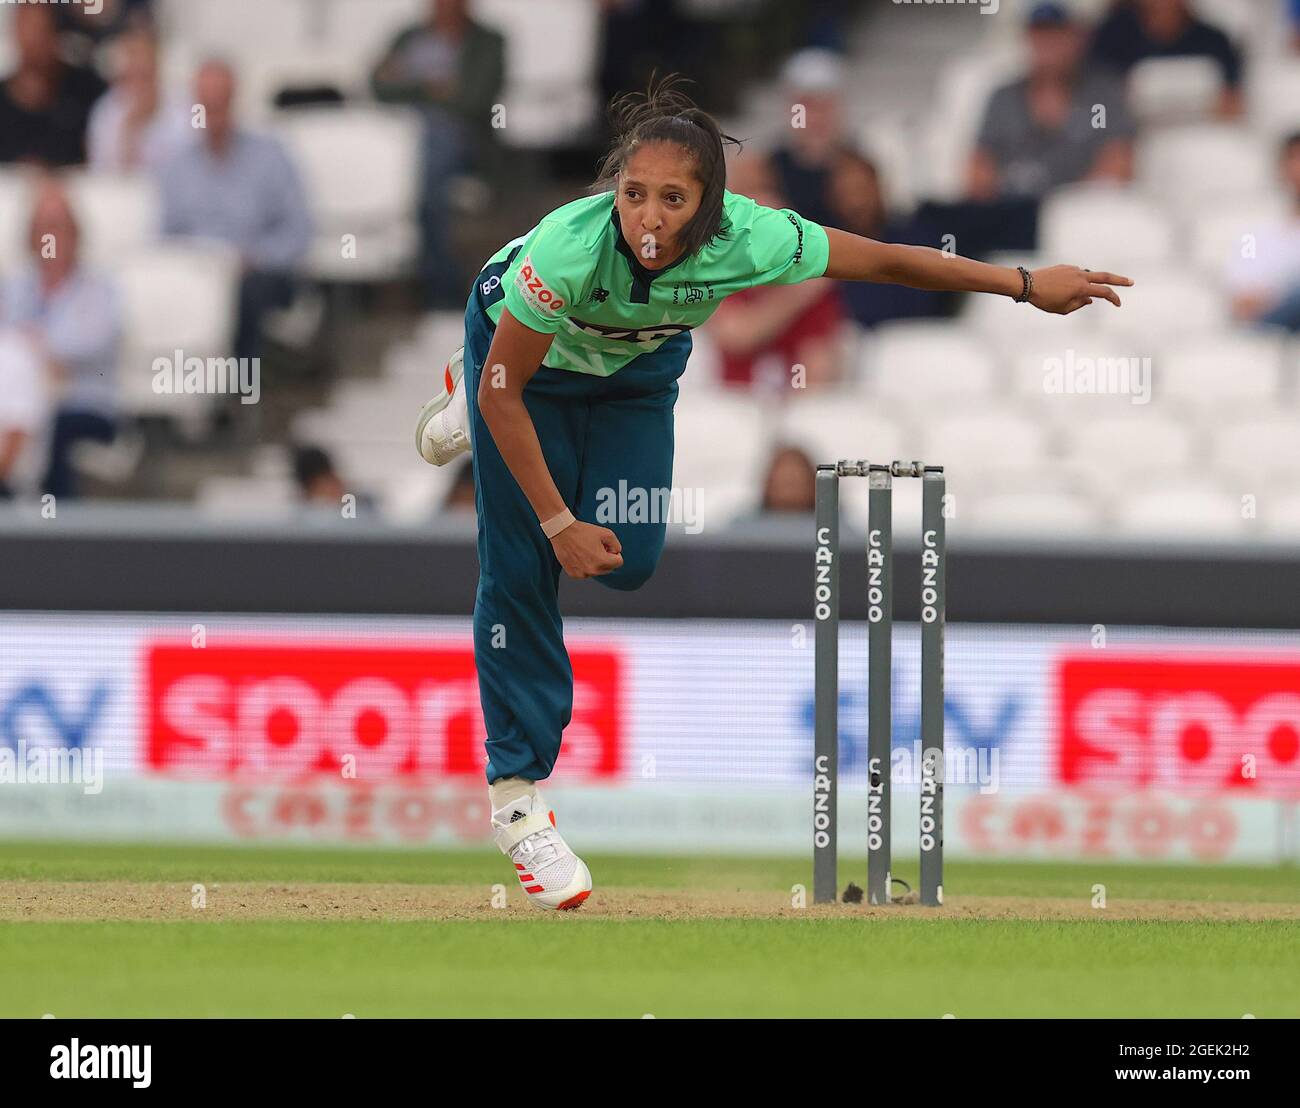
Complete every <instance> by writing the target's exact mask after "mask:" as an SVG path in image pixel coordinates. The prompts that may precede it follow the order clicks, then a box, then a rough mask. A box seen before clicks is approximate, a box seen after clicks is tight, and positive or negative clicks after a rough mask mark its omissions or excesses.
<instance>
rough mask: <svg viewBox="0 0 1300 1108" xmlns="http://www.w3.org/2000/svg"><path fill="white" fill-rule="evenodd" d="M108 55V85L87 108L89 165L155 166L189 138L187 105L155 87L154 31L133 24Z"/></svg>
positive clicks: (111, 168)
mask: <svg viewBox="0 0 1300 1108" xmlns="http://www.w3.org/2000/svg"><path fill="white" fill-rule="evenodd" d="M112 59H113V60H112V69H113V79H112V84H111V85H110V86H109V90H108V92H106V93H105V94H104V95H103V96H101V97H100V98H99V100H98V101H96V103H95V106H94V108H93V109H92V110H91V113H90V124H89V133H88V137H87V142H86V145H87V155H88V160H89V163H90V168H91V169H94V170H98V171H100V172H102V173H134V172H140V171H149V172H153V171H157V170H158V169H160V168H161V167H162V166H163V164H164V163H165V162H166V161H167V159H168V158H169V157H171V155H172V153H173V152H175V151H176V150H177V149H179V148H180V147H181V146H183V145H184V144H185V143H186V142H190V141H193V137H194V136H193V128H191V126H190V119H189V113H188V111H187V108H186V105H185V103H184V101H183V100H181V99H178V98H176V97H169V96H167V95H165V94H164V93H163V91H162V89H161V87H160V84H159V79H158V40H157V38H156V36H155V35H154V33H153V31H151V30H149V29H148V28H138V29H136V30H132V31H127V32H126V33H125V34H123V35H121V36H120V37H119V38H118V39H117V41H116V42H115V43H114V44H113V53H112Z"/></svg>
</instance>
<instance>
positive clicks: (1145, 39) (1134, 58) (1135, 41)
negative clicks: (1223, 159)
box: [1089, 0, 1243, 118]
mask: <svg viewBox="0 0 1300 1108" xmlns="http://www.w3.org/2000/svg"><path fill="white" fill-rule="evenodd" d="M1189 56H1191V57H1207V58H1210V59H1211V60H1212V61H1214V62H1215V63H1216V64H1217V65H1218V67H1219V70H1220V72H1221V73H1222V74H1223V84H1224V88H1223V93H1222V94H1221V96H1220V98H1219V108H1218V110H1219V115H1221V116H1223V117H1224V118H1231V117H1234V116H1238V115H1240V114H1241V112H1242V108H1243V99H1242V94H1241V53H1240V52H1239V51H1238V50H1237V48H1236V47H1235V46H1233V44H1232V42H1231V40H1230V39H1229V38H1228V36H1227V35H1225V34H1224V33H1223V32H1222V31H1220V30H1219V29H1218V28H1217V27H1214V26H1211V25H1210V24H1209V23H1204V22H1202V21H1201V20H1199V19H1197V18H1196V16H1195V15H1193V14H1192V10H1191V7H1190V6H1189V4H1188V2H1187V0H1121V2H1120V3H1117V4H1116V5H1115V6H1114V7H1113V8H1112V9H1111V11H1110V12H1109V14H1108V15H1107V16H1106V18H1105V19H1103V20H1102V21H1101V23H1100V24H1098V26H1097V29H1096V31H1095V32H1094V33H1093V36H1092V46H1091V48H1090V50H1089V59H1090V60H1091V61H1094V62H1097V63H1098V64H1100V65H1103V66H1107V67H1109V68H1111V69H1113V70H1115V71H1116V72H1118V73H1121V74H1124V75H1125V76H1127V74H1128V72H1129V70H1130V69H1132V68H1133V66H1135V65H1136V64H1137V63H1138V62H1140V61H1144V60H1145V59H1147V58H1181V57H1189Z"/></svg>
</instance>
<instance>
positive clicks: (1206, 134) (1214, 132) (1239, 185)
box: [1136, 123, 1276, 217]
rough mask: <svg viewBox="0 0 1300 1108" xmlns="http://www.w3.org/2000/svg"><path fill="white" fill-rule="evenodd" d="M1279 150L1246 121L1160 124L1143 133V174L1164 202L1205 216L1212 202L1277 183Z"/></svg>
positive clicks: (1139, 147) (1142, 182)
mask: <svg viewBox="0 0 1300 1108" xmlns="http://www.w3.org/2000/svg"><path fill="white" fill-rule="evenodd" d="M1273 153H1274V152H1273V151H1272V150H1271V149H1270V148H1269V144H1268V143H1267V142H1266V141H1265V140H1264V139H1262V138H1261V137H1260V136H1259V135H1258V134H1256V133H1254V132H1252V131H1251V130H1250V129H1249V128H1247V127H1246V126H1245V125H1243V124H1231V123H1193V124H1188V125H1185V126H1180V127H1169V128H1164V129H1157V130H1154V131H1152V132H1150V133H1148V134H1145V135H1141V136H1139V138H1138V141H1137V151H1136V163H1137V165H1136V172H1137V179H1138V183H1139V184H1140V185H1141V187H1142V188H1143V189H1144V190H1145V191H1146V193H1147V195H1148V196H1150V197H1151V198H1152V200H1153V201H1154V202H1156V203H1158V204H1160V205H1161V206H1162V207H1166V208H1167V207H1168V206H1171V205H1172V206H1174V208H1175V210H1176V211H1177V212H1179V213H1181V214H1185V215H1187V216H1189V217H1191V216H1199V215H1200V214H1201V213H1202V212H1204V211H1205V208H1206V205H1207V204H1210V203H1216V202H1218V201H1220V200H1223V199H1224V198H1234V197H1241V196H1243V195H1249V194H1253V193H1258V192H1260V191H1262V190H1266V189H1267V188H1268V187H1269V186H1270V185H1271V184H1272V182H1273V167H1274V164H1275V160H1276V159H1275V158H1274V156H1273Z"/></svg>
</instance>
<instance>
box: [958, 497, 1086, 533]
mask: <svg viewBox="0 0 1300 1108" xmlns="http://www.w3.org/2000/svg"><path fill="white" fill-rule="evenodd" d="M954 519H955V520H956V522H955V523H954V524H952V526H953V527H954V528H960V530H961V533H962V534H963V535H980V536H984V537H996V536H1006V537H1008V538H1017V539H1036V538H1037V539H1043V540H1045V541H1050V540H1052V539H1055V538H1057V537H1064V536H1088V535H1094V534H1096V532H1097V530H1098V528H1099V526H1100V524H1101V521H1102V513H1101V511H1100V509H1099V508H1098V505H1097V502H1096V501H1095V500H1094V499H1093V498H1091V497H1088V496H1084V495H1081V494H1079V493H1075V492H1065V491H1057V492H1035V491H1032V490H1022V491H1019V492H1001V493H994V494H993V495H990V496H983V497H973V498H967V497H962V498H961V499H959V500H958V501H957V504H956V512H955V515H954Z"/></svg>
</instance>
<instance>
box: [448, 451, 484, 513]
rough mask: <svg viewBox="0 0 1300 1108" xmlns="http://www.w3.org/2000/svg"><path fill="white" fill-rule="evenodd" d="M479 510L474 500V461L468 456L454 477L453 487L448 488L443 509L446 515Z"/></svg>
mask: <svg viewBox="0 0 1300 1108" xmlns="http://www.w3.org/2000/svg"><path fill="white" fill-rule="evenodd" d="M477 510H478V505H477V504H476V503H475V500H474V462H473V460H472V459H469V458H466V459H465V464H464V465H462V466H461V467H460V469H458V470H457V471H456V476H455V477H453V478H452V481H451V488H450V489H448V490H447V496H446V498H445V499H444V500H443V502H442V511H443V514H444V515H445V514H446V513H448V512H454V513H459V512H476V511H477Z"/></svg>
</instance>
